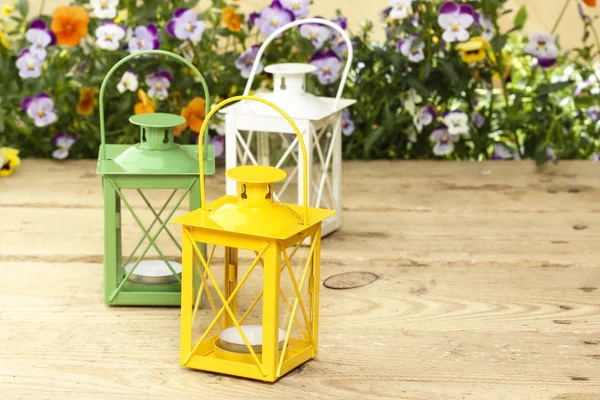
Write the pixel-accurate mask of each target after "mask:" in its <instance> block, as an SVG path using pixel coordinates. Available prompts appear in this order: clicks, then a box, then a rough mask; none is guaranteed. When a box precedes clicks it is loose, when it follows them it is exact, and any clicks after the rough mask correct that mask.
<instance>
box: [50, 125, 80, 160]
mask: <svg viewBox="0 0 600 400" xmlns="http://www.w3.org/2000/svg"><path fill="white" fill-rule="evenodd" d="M75 142H77V137H76V136H71V135H67V134H66V133H63V132H58V133H57V134H56V135H54V137H53V138H52V144H53V145H55V146H56V147H57V149H56V150H54V151H53V152H52V158H54V159H56V160H64V159H66V158H67V157H69V150H70V149H71V147H72V146H73V145H74V144H75Z"/></svg>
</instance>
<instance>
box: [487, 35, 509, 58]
mask: <svg viewBox="0 0 600 400" xmlns="http://www.w3.org/2000/svg"><path fill="white" fill-rule="evenodd" d="M507 41H508V35H499V36H496V37H494V38H493V39H492V41H491V42H490V44H491V45H492V49H493V50H494V52H495V53H496V54H500V53H501V52H502V49H503V48H504V46H506V42H507Z"/></svg>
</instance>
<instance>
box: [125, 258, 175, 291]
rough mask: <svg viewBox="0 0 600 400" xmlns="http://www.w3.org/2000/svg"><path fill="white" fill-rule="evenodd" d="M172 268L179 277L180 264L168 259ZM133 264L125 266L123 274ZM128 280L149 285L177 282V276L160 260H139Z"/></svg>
mask: <svg viewBox="0 0 600 400" xmlns="http://www.w3.org/2000/svg"><path fill="white" fill-rule="evenodd" d="M169 262H170V263H171V267H173V270H174V271H175V272H176V273H177V275H179V276H180V277H181V264H180V263H178V262H174V261H169ZM134 265H135V264H128V265H126V266H125V274H128V273H129V272H130V271H131V269H132V268H133V266H134ZM129 281H130V282H135V283H144V284H149V285H162V284H169V283H175V282H177V278H175V275H173V273H172V272H171V270H170V269H169V267H168V266H167V264H165V262H164V261H162V260H144V261H140V263H139V265H138V266H137V267H136V268H135V270H134V271H133V273H132V274H131V276H130V277H129Z"/></svg>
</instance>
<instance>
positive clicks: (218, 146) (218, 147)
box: [196, 135, 225, 158]
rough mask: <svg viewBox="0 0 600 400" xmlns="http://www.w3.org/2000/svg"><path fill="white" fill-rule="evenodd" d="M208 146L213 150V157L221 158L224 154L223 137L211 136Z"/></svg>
mask: <svg viewBox="0 0 600 400" xmlns="http://www.w3.org/2000/svg"><path fill="white" fill-rule="evenodd" d="M196 140H198V139H196ZM210 144H212V145H213V146H214V148H215V157H217V158H218V157H221V156H222V155H223V154H224V153H225V136H221V135H215V136H212V137H211V138H210Z"/></svg>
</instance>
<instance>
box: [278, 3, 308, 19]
mask: <svg viewBox="0 0 600 400" xmlns="http://www.w3.org/2000/svg"><path fill="white" fill-rule="evenodd" d="M310 1H311V0H281V5H282V6H283V7H284V8H286V9H288V10H290V11H291V12H293V13H294V16H295V17H296V18H303V17H306V16H307V15H308V12H309V10H308V6H309V5H310Z"/></svg>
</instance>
